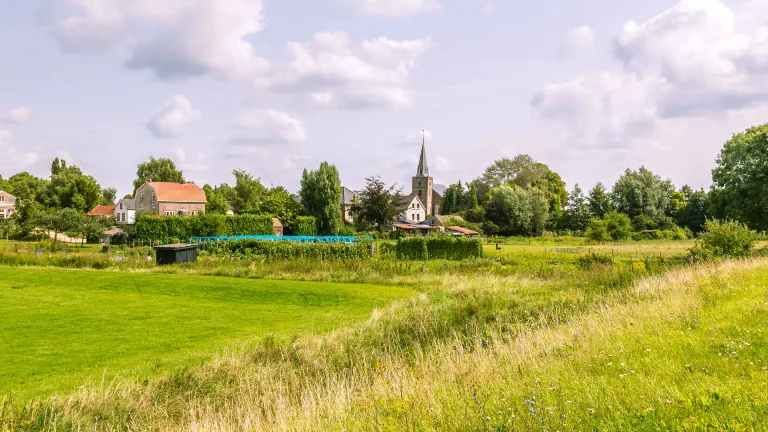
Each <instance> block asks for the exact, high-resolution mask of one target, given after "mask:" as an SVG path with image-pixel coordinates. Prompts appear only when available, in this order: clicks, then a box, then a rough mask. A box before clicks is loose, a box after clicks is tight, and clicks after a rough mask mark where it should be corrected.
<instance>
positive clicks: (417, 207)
mask: <svg viewBox="0 0 768 432" xmlns="http://www.w3.org/2000/svg"><path fill="white" fill-rule="evenodd" d="M409 200H410V201H409ZM406 202H407V203H408V204H407V205H406V207H405V210H404V211H403V213H402V214H401V215H400V220H401V221H404V222H409V223H417V224H418V223H424V220H425V219H426V218H427V209H426V207H424V204H423V203H422V202H421V200H420V199H419V197H417V196H412V195H409V196H407V197H406Z"/></svg>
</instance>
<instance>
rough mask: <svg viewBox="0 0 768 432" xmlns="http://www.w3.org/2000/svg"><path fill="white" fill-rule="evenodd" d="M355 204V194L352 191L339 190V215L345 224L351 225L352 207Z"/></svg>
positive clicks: (343, 188) (346, 189) (352, 220)
mask: <svg viewBox="0 0 768 432" xmlns="http://www.w3.org/2000/svg"><path fill="white" fill-rule="evenodd" d="M356 202H357V192H355V191H353V190H352V189H349V188H346V187H342V188H341V215H342V217H343V218H344V221H345V222H348V223H352V222H354V219H353V218H352V206H353V205H354V204H355V203H356Z"/></svg>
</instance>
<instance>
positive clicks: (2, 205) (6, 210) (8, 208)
mask: <svg viewBox="0 0 768 432" xmlns="http://www.w3.org/2000/svg"><path fill="white" fill-rule="evenodd" d="M15 211H16V197H14V196H13V195H11V194H9V193H8V192H6V191H3V190H0V219H8V218H9V217H11V215H12V214H13V212H15Z"/></svg>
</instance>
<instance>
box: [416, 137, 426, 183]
mask: <svg viewBox="0 0 768 432" xmlns="http://www.w3.org/2000/svg"><path fill="white" fill-rule="evenodd" d="M416 177H429V167H428V166H427V149H426V147H425V142H424V141H423V140H422V143H421V157H419V167H418V168H417V169H416Z"/></svg>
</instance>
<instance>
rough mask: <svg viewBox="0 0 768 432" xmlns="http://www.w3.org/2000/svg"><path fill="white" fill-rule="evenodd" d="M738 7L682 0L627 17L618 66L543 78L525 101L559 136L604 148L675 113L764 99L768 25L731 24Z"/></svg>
mask: <svg viewBox="0 0 768 432" xmlns="http://www.w3.org/2000/svg"><path fill="white" fill-rule="evenodd" d="M742 13H743V12H739V11H733V10H732V9H730V8H728V7H727V6H726V5H724V4H723V3H722V2H720V1H718V0H700V1H699V0H695V1H694V0H684V1H681V2H680V3H678V4H677V5H675V6H674V7H672V8H670V9H668V10H666V11H664V12H662V13H660V14H659V15H657V16H655V17H653V18H651V19H650V20H648V21H646V22H644V23H637V22H635V21H629V22H628V23H627V24H625V25H624V27H623V28H622V29H621V31H620V32H619V34H618V35H617V36H616V38H615V40H614V54H615V56H616V58H617V59H618V60H619V61H621V63H622V65H623V69H622V70H621V71H620V72H614V71H603V72H600V73H594V74H589V75H586V76H582V77H577V78H573V79H571V80H568V81H566V82H562V83H556V84H550V85H547V86H546V87H545V88H544V89H543V90H541V91H540V92H538V93H537V94H536V95H535V96H534V97H533V100H532V105H533V107H534V108H535V109H536V111H537V112H538V113H539V114H540V115H541V117H542V118H544V119H547V120H551V121H555V122H557V123H559V124H560V125H561V126H562V130H563V136H564V138H565V140H566V141H569V142H571V143H574V142H575V143H576V144H584V145H590V144H591V145H596V146H603V147H605V146H628V145H631V143H632V141H633V140H635V139H638V138H642V137H644V136H648V135H651V134H652V133H653V131H654V130H655V129H656V128H657V127H659V126H660V125H661V124H663V123H666V122H670V121H674V119H677V118H683V117H685V118H689V119H690V118H695V117H706V116H713V115H716V116H722V115H727V114H728V113H732V112H736V111H739V110H743V109H747V108H752V107H756V106H764V105H765V104H766V102H768V61H766V60H765V59H766V58H768V57H767V56H766V54H768V27H763V28H760V29H758V28H754V27H753V28H749V27H748V26H737V25H736V23H737V21H739V20H741V19H743V17H742V16H741V15H740V14H742ZM737 28H738V29H739V31H737ZM741 31H744V32H745V33H742V32H741Z"/></svg>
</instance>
